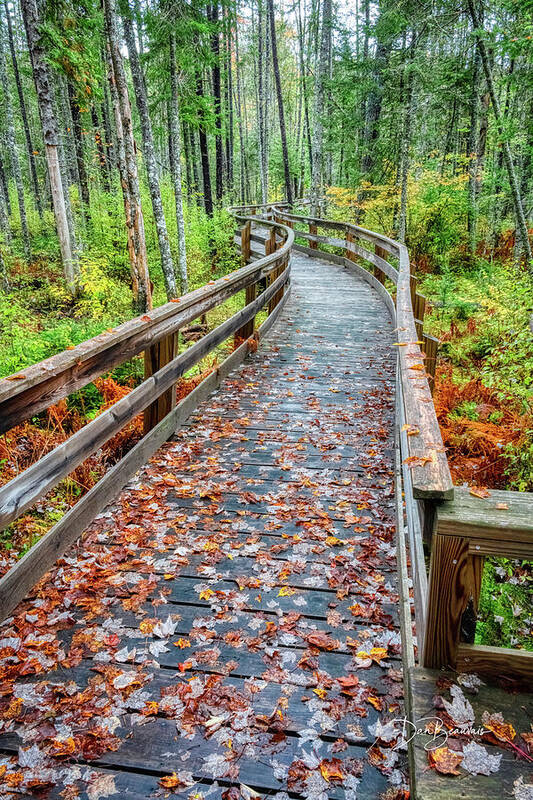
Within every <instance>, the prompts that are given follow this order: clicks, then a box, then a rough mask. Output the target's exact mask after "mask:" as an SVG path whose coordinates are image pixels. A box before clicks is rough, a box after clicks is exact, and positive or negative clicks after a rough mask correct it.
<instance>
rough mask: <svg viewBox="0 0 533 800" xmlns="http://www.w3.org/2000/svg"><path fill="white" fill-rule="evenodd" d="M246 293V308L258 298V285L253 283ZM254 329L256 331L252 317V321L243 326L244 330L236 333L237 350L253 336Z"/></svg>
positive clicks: (235, 343)
mask: <svg viewBox="0 0 533 800" xmlns="http://www.w3.org/2000/svg"><path fill="white" fill-rule="evenodd" d="M244 291H245V296H244V297H245V299H244V305H245V307H246V306H247V305H248V304H249V303H252V302H253V301H254V300H255V298H256V297H257V283H252V285H251V286H247V287H246V289H245V290H244ZM254 329H255V317H252V319H251V320H249V321H248V322H246V323H245V324H244V325H243V326H242V328H239V330H238V331H235V336H234V339H233V342H234V346H235V348H237V347H238V346H239V345H240V344H241V342H243V341H244V340H245V339H248V338H249V337H250V336H252V334H253V332H254Z"/></svg>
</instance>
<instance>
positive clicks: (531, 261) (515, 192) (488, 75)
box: [468, 0, 533, 277]
mask: <svg viewBox="0 0 533 800" xmlns="http://www.w3.org/2000/svg"><path fill="white" fill-rule="evenodd" d="M468 8H469V11H470V16H471V18H472V25H473V26H474V28H475V29H476V37H477V43H478V47H479V50H480V54H481V61H482V63H483V69H484V72H485V79H486V81H487V88H488V90H489V94H490V99H491V101H492V110H493V113H494V119H495V121H496V126H497V128H498V133H499V135H500V136H501V139H502V149H503V157H504V160H505V165H506V167H507V174H508V176H509V183H510V185H511V194H512V198H513V204H514V208H515V214H516V224H517V228H518V232H519V234H520V239H521V241H522V250H523V252H524V255H525V256H526V258H527V261H528V265H527V266H528V270H529V272H530V274H531V276H532V277H533V252H532V251H531V244H530V242H529V235H528V230H527V224H526V218H525V214H524V208H523V206H522V198H521V196H520V188H519V186H518V180H517V177H516V172H515V168H514V164H513V158H512V155H511V148H510V147H509V142H508V140H507V136H506V132H505V129H504V121H503V119H502V115H501V111H500V102H499V100H498V97H497V95H496V89H495V87H494V79H493V77H492V68H491V65H490V61H489V56H488V53H487V48H486V46H485V40H484V38H483V37H482V36H480V33H479V21H478V16H477V11H476V9H475V6H474V0H468Z"/></svg>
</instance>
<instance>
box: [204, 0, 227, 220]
mask: <svg viewBox="0 0 533 800" xmlns="http://www.w3.org/2000/svg"><path fill="white" fill-rule="evenodd" d="M208 19H209V21H210V23H211V37H210V38H211V53H212V55H213V69H212V75H213V101H214V103H213V104H214V112H215V197H216V200H217V203H218V204H219V205H220V203H221V202H222V195H223V193H224V174H223V170H224V163H223V162H224V156H223V148H222V114H221V84H220V33H219V30H218V2H217V1H216V0H215V2H213V3H212V4H211V5H210V6H208Z"/></svg>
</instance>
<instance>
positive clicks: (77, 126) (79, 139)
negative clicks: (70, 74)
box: [67, 81, 90, 208]
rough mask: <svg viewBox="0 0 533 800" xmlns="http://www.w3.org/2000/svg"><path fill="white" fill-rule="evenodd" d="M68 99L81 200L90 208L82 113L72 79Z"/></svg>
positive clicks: (68, 87) (68, 83)
mask: <svg viewBox="0 0 533 800" xmlns="http://www.w3.org/2000/svg"><path fill="white" fill-rule="evenodd" d="M67 89H68V101H69V105H70V114H71V116H72V129H73V133H74V148H75V151H76V166H77V169H78V181H79V186H80V197H81V201H82V203H83V204H84V206H86V208H89V204H90V197H89V181H88V179H87V170H86V169H85V158H84V155H83V134H82V124H81V114H80V109H79V106H78V103H77V101H76V98H75V96H74V87H73V86H72V83H71V81H68V82H67Z"/></svg>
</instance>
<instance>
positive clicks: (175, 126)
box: [169, 32, 188, 294]
mask: <svg viewBox="0 0 533 800" xmlns="http://www.w3.org/2000/svg"><path fill="white" fill-rule="evenodd" d="M169 122H170V138H171V140H172V150H173V155H174V159H173V161H174V164H173V167H174V168H173V170H172V179H173V183H174V197H175V201H176V224H177V228H178V247H179V269H180V280H181V293H182V294H185V293H186V292H187V290H188V279H187V250H186V243H185V218H184V216H183V195H182V191H183V187H182V183H181V142H180V110H179V90H178V72H177V67H176V37H175V34H174V32H171V34H170V119H169Z"/></svg>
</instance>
